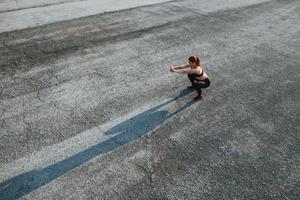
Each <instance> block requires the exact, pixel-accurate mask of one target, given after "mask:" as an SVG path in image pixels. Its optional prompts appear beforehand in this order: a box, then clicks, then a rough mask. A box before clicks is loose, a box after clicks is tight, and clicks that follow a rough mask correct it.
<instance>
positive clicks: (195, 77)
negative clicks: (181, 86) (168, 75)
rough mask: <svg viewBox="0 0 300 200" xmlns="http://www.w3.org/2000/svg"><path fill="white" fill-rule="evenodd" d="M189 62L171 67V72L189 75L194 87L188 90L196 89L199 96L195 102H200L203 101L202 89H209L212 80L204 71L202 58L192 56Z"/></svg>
mask: <svg viewBox="0 0 300 200" xmlns="http://www.w3.org/2000/svg"><path fill="white" fill-rule="evenodd" d="M188 61H189V62H188V63H187V64H183V65H179V66H171V67H170V71H171V72H176V73H182V74H187V76H188V78H189V79H190V81H191V82H192V85H191V86H188V87H187V88H189V89H190V88H195V89H196V90H197V92H198V96H196V97H195V98H194V100H200V99H202V94H201V88H207V87H209V85H210V80H209V78H208V76H207V74H206V73H205V72H204V71H203V66H202V65H201V63H200V58H199V57H198V56H191V57H189V59H188ZM189 67H190V68H189ZM188 68H189V69H188Z"/></svg>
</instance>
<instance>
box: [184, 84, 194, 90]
mask: <svg viewBox="0 0 300 200" xmlns="http://www.w3.org/2000/svg"><path fill="white" fill-rule="evenodd" d="M186 88H187V89H193V88H195V86H194V85H191V86H187V87H186Z"/></svg>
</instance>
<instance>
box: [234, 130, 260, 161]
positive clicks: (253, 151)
mask: <svg viewBox="0 0 300 200" xmlns="http://www.w3.org/2000/svg"><path fill="white" fill-rule="evenodd" d="M234 137H235V138H234V139H233V140H232V141H230V142H229V144H230V148H231V150H232V151H234V152H237V153H238V154H240V155H249V156H250V157H252V158H257V157H258V156H259V154H260V147H259V146H260V145H261V144H260V140H259V139H258V138H256V136H255V134H254V133H253V132H251V131H250V130H248V129H240V130H237V131H236V133H235V135H234Z"/></svg>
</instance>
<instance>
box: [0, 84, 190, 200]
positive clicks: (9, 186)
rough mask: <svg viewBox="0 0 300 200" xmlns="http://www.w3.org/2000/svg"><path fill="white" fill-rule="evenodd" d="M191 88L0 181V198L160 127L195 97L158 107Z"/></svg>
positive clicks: (27, 190) (25, 191) (10, 196)
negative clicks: (67, 153)
mask: <svg viewBox="0 0 300 200" xmlns="http://www.w3.org/2000/svg"><path fill="white" fill-rule="evenodd" d="M190 92H191V90H187V89H185V90H182V91H181V92H180V94H179V95H178V96H176V97H174V98H172V99H170V100H168V101H166V102H164V103H162V104H160V105H158V106H156V107H154V108H151V109H149V110H147V111H145V112H143V113H140V114H138V115H136V116H134V117H132V118H130V119H128V120H126V121H124V122H121V123H119V124H117V125H116V126H114V127H112V128H110V129H109V130H107V131H105V134H107V135H111V137H110V139H108V140H106V141H104V142H101V143H99V144H96V145H94V146H92V147H90V148H88V149H86V150H84V151H81V152H79V153H77V154H75V155H73V156H71V157H69V158H67V159H65V160H62V161H59V162H57V163H55V164H53V165H50V166H48V167H46V168H43V169H41V170H33V171H30V172H27V173H24V174H20V175H18V176H16V177H13V178H11V179H9V180H6V181H4V182H2V183H0V199H6V200H12V199H17V198H20V197H22V196H24V195H26V194H28V193H30V192H32V191H33V190H35V189H37V188H39V187H41V186H43V185H45V184H47V183H49V182H50V181H52V180H54V179H56V178H58V177H59V176H62V175H64V174H65V173H67V172H69V171H71V170H72V169H74V168H76V167H78V166H80V165H82V164H84V163H86V162H87V161H89V160H91V159H92V158H94V157H96V156H98V155H101V154H104V153H107V152H110V151H112V150H114V149H116V148H118V147H120V146H122V145H124V144H126V143H128V142H130V141H133V140H134V139H136V138H138V137H140V136H142V135H145V134H146V133H148V132H149V131H151V130H153V129H155V128H156V127H158V126H159V125H160V124H162V123H163V122H164V121H166V120H167V119H168V118H170V117H172V116H173V115H175V114H177V113H179V112H181V111H182V110H184V109H186V108H188V107H189V106H191V105H192V104H193V103H194V102H195V101H193V100H192V101H189V102H187V103H186V104H185V105H184V106H183V107H181V108H179V109H178V110H176V111H175V112H172V113H171V112H169V111H168V110H159V109H160V108H162V107H163V106H166V105H167V104H170V103H172V102H173V101H176V100H177V99H179V98H181V97H183V96H185V95H187V94H189V93H190ZM113 135H115V136H113Z"/></svg>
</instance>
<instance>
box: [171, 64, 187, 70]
mask: <svg viewBox="0 0 300 200" xmlns="http://www.w3.org/2000/svg"><path fill="white" fill-rule="evenodd" d="M188 67H190V65H189V64H182V65H178V66H172V67H171V68H172V69H173V70H177V69H185V68H188Z"/></svg>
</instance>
